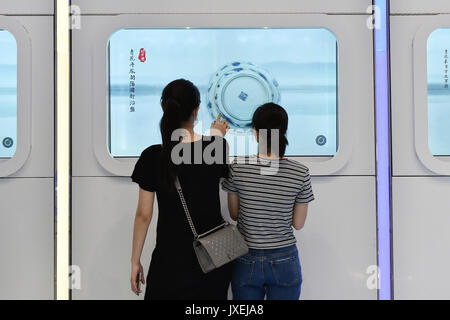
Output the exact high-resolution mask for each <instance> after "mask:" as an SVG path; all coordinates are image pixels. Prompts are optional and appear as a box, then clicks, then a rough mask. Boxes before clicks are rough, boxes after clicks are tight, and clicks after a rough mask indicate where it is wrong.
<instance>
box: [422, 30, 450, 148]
mask: <svg viewBox="0 0 450 320" xmlns="http://www.w3.org/2000/svg"><path fill="white" fill-rule="evenodd" d="M449 57H450V28H440V29H436V30H435V31H434V32H433V33H431V35H430V37H429V38H428V43H427V73H428V75H427V79H428V146H429V148H430V151H431V154H433V155H434V156H449V155H450V89H449V86H450V82H449V76H450V74H449Z"/></svg>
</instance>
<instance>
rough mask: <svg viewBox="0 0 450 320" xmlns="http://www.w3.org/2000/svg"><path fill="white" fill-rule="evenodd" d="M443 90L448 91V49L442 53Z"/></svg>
mask: <svg viewBox="0 0 450 320" xmlns="http://www.w3.org/2000/svg"><path fill="white" fill-rule="evenodd" d="M444 89H448V49H445V51H444Z"/></svg>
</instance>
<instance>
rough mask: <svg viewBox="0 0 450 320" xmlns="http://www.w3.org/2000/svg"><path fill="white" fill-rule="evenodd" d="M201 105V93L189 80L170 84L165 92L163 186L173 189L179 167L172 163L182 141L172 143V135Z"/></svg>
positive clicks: (163, 103)
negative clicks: (176, 147)
mask: <svg viewBox="0 0 450 320" xmlns="http://www.w3.org/2000/svg"><path fill="white" fill-rule="evenodd" d="M199 105H200V93H199V91H198V89H197V87H196V86H194V84H193V83H192V82H190V81H188V80H184V79H178V80H174V81H172V82H171V83H169V84H168V85H167V86H166V87H165V88H164V90H163V92H162V96H161V106H162V108H163V111H164V114H163V116H162V118H161V122H160V130H161V138H162V157H161V161H162V163H161V171H160V178H161V183H162V185H163V186H164V187H165V188H167V189H172V187H173V182H174V180H175V176H176V175H177V174H178V170H177V166H176V165H175V164H174V163H173V161H172V157H171V156H172V150H173V148H174V147H175V146H176V145H177V144H178V143H179V142H180V141H172V133H173V131H175V130H176V129H179V128H181V126H182V124H183V123H184V122H186V121H188V120H189V118H190V117H191V115H192V112H193V111H194V110H195V109H196V108H197V107H198V106H199Z"/></svg>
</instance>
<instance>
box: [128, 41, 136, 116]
mask: <svg viewBox="0 0 450 320" xmlns="http://www.w3.org/2000/svg"><path fill="white" fill-rule="evenodd" d="M134 61H135V58H134V51H133V49H131V50H130V72H129V74H130V112H134V111H135V109H134V108H135V106H136V101H135V99H134V98H135V92H136V71H135V69H134V67H135V64H134Z"/></svg>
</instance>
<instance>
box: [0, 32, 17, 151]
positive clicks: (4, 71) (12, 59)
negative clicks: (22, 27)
mask: <svg viewBox="0 0 450 320" xmlns="http://www.w3.org/2000/svg"><path fill="white" fill-rule="evenodd" d="M8 137H9V138H11V139H13V145H12V146H11V147H9V148H6V147H5V146H4V145H3V143H2V142H3V139H5V138H8ZM16 143H17V44H16V39H15V38H14V36H13V35H12V34H11V33H9V32H8V31H6V30H2V29H0V158H10V157H12V156H13V155H14V153H15V152H16Z"/></svg>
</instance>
